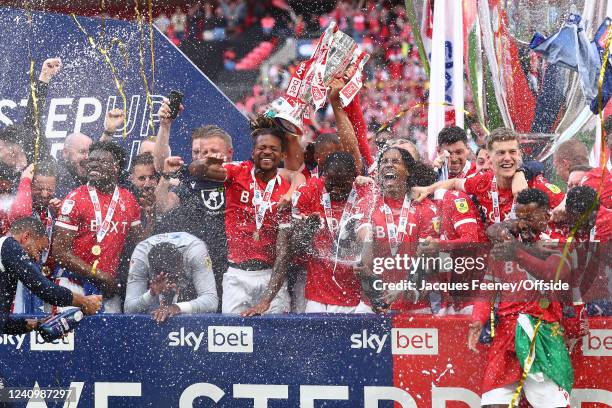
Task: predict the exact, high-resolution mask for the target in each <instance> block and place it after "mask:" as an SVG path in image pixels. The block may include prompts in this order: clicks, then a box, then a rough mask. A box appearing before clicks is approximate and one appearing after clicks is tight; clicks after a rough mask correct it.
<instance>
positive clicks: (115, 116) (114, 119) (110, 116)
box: [100, 108, 125, 142]
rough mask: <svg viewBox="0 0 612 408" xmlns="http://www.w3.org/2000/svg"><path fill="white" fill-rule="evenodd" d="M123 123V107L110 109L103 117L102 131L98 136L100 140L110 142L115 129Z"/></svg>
mask: <svg viewBox="0 0 612 408" xmlns="http://www.w3.org/2000/svg"><path fill="white" fill-rule="evenodd" d="M124 123H125V112H124V111H123V109H119V108H114V109H111V110H110V111H109V112H108V113H107V114H106V117H105V118H104V132H102V135H101V136H100V141H101V142H112V141H113V136H114V135H115V132H116V131H117V129H120V128H121V127H122V126H123V124H124Z"/></svg>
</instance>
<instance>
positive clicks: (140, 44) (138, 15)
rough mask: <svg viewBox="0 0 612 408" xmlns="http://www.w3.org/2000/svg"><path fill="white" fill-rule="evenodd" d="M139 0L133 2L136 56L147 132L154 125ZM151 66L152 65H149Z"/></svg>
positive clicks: (152, 130)
mask: <svg viewBox="0 0 612 408" xmlns="http://www.w3.org/2000/svg"><path fill="white" fill-rule="evenodd" d="M139 1H140V0H136V1H135V2H134V12H135V13H136V21H138V32H139V34H140V37H139V39H138V56H139V60H140V77H141V78H142V82H143V84H144V90H145V95H146V100H147V106H148V107H149V120H148V124H147V133H148V132H149V129H150V130H151V132H155V125H154V124H153V100H152V99H151V93H150V92H149V82H148V80H147V73H146V71H145V62H144V27H143V19H144V17H143V16H142V14H141V13H140V9H139V8H138V2H139ZM151 68H153V67H151Z"/></svg>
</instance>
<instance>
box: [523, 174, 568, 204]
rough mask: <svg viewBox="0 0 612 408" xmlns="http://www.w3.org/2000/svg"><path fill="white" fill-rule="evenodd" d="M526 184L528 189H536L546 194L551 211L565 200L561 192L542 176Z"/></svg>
mask: <svg viewBox="0 0 612 408" xmlns="http://www.w3.org/2000/svg"><path fill="white" fill-rule="evenodd" d="M528 184H529V187H531V188H537V189H538V190H541V191H543V192H544V193H546V195H547V196H548V202H549V204H550V208H551V209H552V208H555V207H557V206H558V205H559V204H561V202H562V201H563V200H564V199H565V194H564V193H563V191H561V189H560V188H559V187H557V186H556V185H554V184H552V183H549V182H548V180H546V179H545V178H544V177H543V176H542V175H539V176H536V177H534V178H533V179H532V180H531V181H529V183H528Z"/></svg>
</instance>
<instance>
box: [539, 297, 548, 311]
mask: <svg viewBox="0 0 612 408" xmlns="http://www.w3.org/2000/svg"><path fill="white" fill-rule="evenodd" d="M539 304H540V307H541V308H542V309H548V306H550V300H548V299H546V298H542V299H540V302H539Z"/></svg>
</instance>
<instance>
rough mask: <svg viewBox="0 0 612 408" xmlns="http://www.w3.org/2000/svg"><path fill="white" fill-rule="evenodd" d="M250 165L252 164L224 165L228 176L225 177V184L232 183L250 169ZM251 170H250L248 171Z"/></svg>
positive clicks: (236, 163) (233, 163)
mask: <svg viewBox="0 0 612 408" xmlns="http://www.w3.org/2000/svg"><path fill="white" fill-rule="evenodd" d="M248 164H250V162H232V163H225V164H224V165H223V167H224V168H225V171H226V172H227V173H226V176H225V182H226V183H232V182H233V181H234V180H235V179H236V177H237V176H238V175H239V174H240V173H241V172H242V171H244V170H245V168H247V167H249V166H248ZM248 170H250V168H249V169H248Z"/></svg>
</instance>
